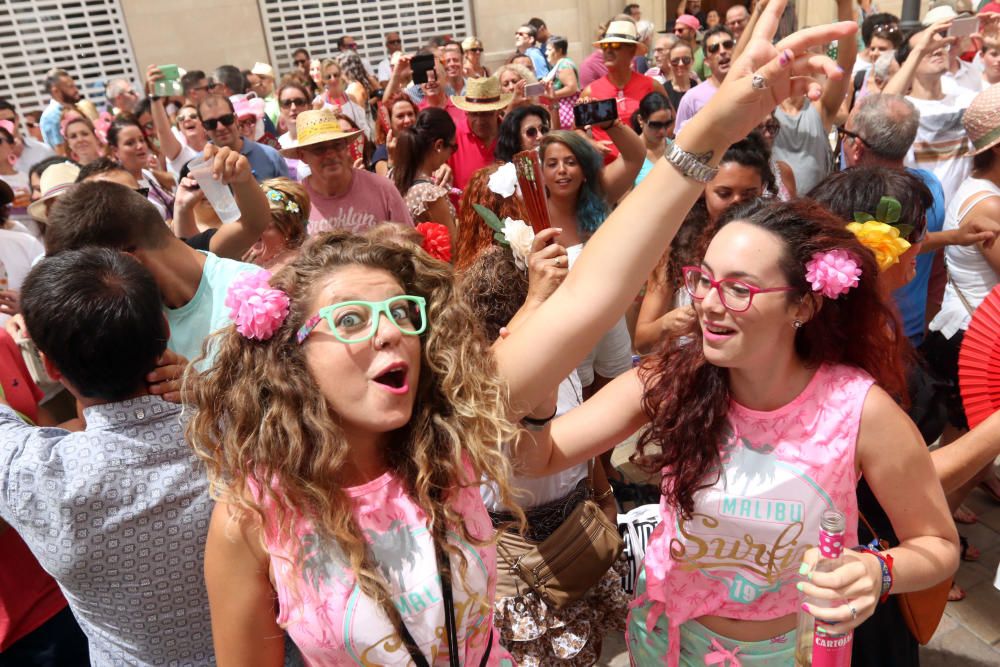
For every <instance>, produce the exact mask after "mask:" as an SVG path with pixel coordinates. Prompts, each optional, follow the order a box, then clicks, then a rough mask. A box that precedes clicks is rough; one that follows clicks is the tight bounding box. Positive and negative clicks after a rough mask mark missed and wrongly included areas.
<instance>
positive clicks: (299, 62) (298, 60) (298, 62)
mask: <svg viewBox="0 0 1000 667" xmlns="http://www.w3.org/2000/svg"><path fill="white" fill-rule="evenodd" d="M294 62H295V64H296V65H305V64H306V63H308V62H309V59H308V58H296V59H295V61H294Z"/></svg>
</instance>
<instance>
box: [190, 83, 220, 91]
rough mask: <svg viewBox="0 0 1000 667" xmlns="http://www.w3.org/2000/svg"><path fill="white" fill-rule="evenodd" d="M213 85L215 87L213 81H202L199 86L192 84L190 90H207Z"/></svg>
mask: <svg viewBox="0 0 1000 667" xmlns="http://www.w3.org/2000/svg"><path fill="white" fill-rule="evenodd" d="M214 87H215V84H214V83H203V84H202V85H200V86H192V87H191V90H209V89H211V88H214Z"/></svg>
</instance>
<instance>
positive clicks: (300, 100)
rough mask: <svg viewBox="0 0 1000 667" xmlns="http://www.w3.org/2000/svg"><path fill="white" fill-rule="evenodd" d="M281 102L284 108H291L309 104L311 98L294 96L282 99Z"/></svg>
mask: <svg viewBox="0 0 1000 667" xmlns="http://www.w3.org/2000/svg"><path fill="white" fill-rule="evenodd" d="M280 104H281V108H282V109H291V108H292V107H305V106H309V100H307V99H306V98H304V97H293V98H291V99H288V100H281V102H280Z"/></svg>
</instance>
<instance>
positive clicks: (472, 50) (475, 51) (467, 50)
mask: <svg viewBox="0 0 1000 667" xmlns="http://www.w3.org/2000/svg"><path fill="white" fill-rule="evenodd" d="M465 52H466V53H482V52H483V50H482V49H466V50H465Z"/></svg>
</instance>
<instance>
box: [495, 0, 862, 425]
mask: <svg viewBox="0 0 1000 667" xmlns="http://www.w3.org/2000/svg"><path fill="white" fill-rule="evenodd" d="M784 7H785V2H784V1H783V0H772V2H771V3H769V5H768V8H767V9H766V10H765V12H764V13H763V15H762V16H761V19H760V21H759V23H758V25H757V30H756V34H755V36H754V40H753V41H752V43H751V44H750V46H749V47H748V49H747V51H746V53H744V55H743V57H742V58H740V59H739V60H738V61H736V62H734V63H733V66H732V69H731V70H730V72H729V74H728V76H727V77H726V80H725V82H724V83H723V85H722V87H721V88H720V89H719V91H718V92H717V93H716V94H715V96H714V97H713V98H712V100H711V101H710V102H709V103H708V104H707V105H706V106H705V107H704V108H703V109H702V110H701V111H700V112H699V113H698V114H696V115H695V116H694V117H692V118H691V120H690V121H689V122H688V124H687V125H685V127H684V129H683V130H682V131H681V133H680V136H678V137H677V140H676V144H677V146H678V148H680V149H682V150H684V151H686V152H687V153H688V154H691V155H693V156H697V158H698V160H699V161H701V162H703V163H704V164H707V165H710V166H712V167H715V166H716V165H718V163H719V161H720V160H721V158H722V155H723V153H724V152H725V150H726V148H728V147H729V145H730V144H732V143H733V142H735V141H738V140H739V139H741V138H743V137H744V136H746V135H747V133H749V132H750V130H752V129H753V128H754V127H756V126H757V124H758V123H759V122H760V121H761V120H762V119H763V118H764V117H765V115H766V114H767V113H769V112H770V111H771V110H772V109H773V108H774V107H775V106H776V105H777V104H778V102H780V101H781V100H782V99H784V98H786V97H788V96H790V95H803V94H807V93H808V95H809V98H810V99H812V100H816V99H818V97H819V94H820V87H819V85H818V84H817V83H816V82H815V81H814V80H812V79H808V78H805V77H809V76H810V75H811V74H813V73H814V72H820V71H825V72H826V74H827V76H829V77H840V76H843V72H840V71H839V70H838V69H837V66H836V64H835V63H834V62H833V61H832V60H831V59H829V58H827V57H825V56H816V55H811V54H810V55H808V57H807V56H806V55H804V54H806V50H807V49H808V48H809V47H812V46H817V45H821V44H825V43H828V42H830V41H832V40H835V39H841V38H845V37H849V36H850V35H853V34H854V33H855V32H856V31H857V24H855V23H853V22H852V23H837V24H831V25H824V26H817V27H814V28H809V29H806V30H803V31H800V32H797V33H795V34H793V35H790V36H789V37H787V38H785V39H784V40H782V41H781V42H779V43H778V44H777V45H776V46H775V45H773V44H772V43H771V36H772V35H774V33H775V30H776V29H777V26H778V21H779V19H780V16H781V12H782V11H783V10H784ZM793 77H794V78H793ZM754 81H755V82H756V84H757V85H756V86H754V85H752V82H754ZM703 188H704V184H703V183H701V182H698V181H696V180H694V179H693V178H689V177H687V176H685V175H684V174H683V173H682V172H681V171H680V170H679V169H678V168H677V167H675V166H674V165H673V164H671V163H669V162H668V161H666V160H661V161H660V163H659V164H658V165H657V166H656V167H655V168H654V169H653V170H652V171H651V172H650V174H649V175H648V176H647V177H646V178H645V179H644V180H643V182H642V183H640V184H639V186H638V187H637V188H636V189H635V190H634V191H633V192H632V193H631V194H630V195H629V196H628V197H626V198H625V199H624V200H623V201H622V203H621V204H620V205H619V206H618V208H617V209H616V210H615V211H614V212H613V213H612V214H611V215H610V216H609V217H608V219H607V221H606V222H605V223H604V224H603V225H602V226H601V228H600V229H599V230H598V231H597V233H596V234H594V236H593V237H592V238H591V240H590V241H589V242H588V243H587V246H586V248H585V249H584V251H583V254H582V256H581V257H580V259H579V260H578V261H577V263H576V265H575V267H574V269H573V271H571V272H570V274H569V277H568V278H567V279H566V282H564V283H563V285H562V286H561V287H560V288H559V289H558V290H557V291H556V293H555V294H554V295H553V296H552V297H551V298H550V299H549V300H548V301H546V302H545V303H544V304H543V305H542V306H541V308H540V309H539V311H538V313H537V315H536V316H535V317H532V318H531V319H529V320H528V321H527V322H525V324H524V326H522V327H519V328H518V330H517V331H515V332H514V333H512V334H511V337H510V339H509V340H507V341H506V344H505V345H504V346H502V347H501V348H500V349H498V350H497V353H496V354H497V360H498V364H499V370H500V372H501V373H502V374H503V376H504V377H505V379H506V380H507V382H508V384H509V387H510V395H511V399H512V402H513V411H514V415H513V416H515V417H516V416H519V415H520V414H523V412H524V411H525V410H528V409H530V408H531V407H532V406H534V405H537V404H538V403H539V402H540V401H541V400H542V399H543V398H544V396H545V395H546V393H547V392H548V391H550V390H551V389H552V387H554V386H555V385H556V384H557V383H558V382H559V381H560V380H562V378H564V377H566V375H567V374H569V372H570V370H572V369H573V368H574V367H575V366H576V364H577V363H578V362H579V361H580V360H581V359H582V358H583V357H584V356H585V355H586V353H587V352H588V351H589V350H591V349H592V348H593V347H594V345H595V344H596V343H597V341H598V340H599V339H600V337H601V336H602V335H603V334H604V332H605V331H607V330H608V329H609V328H611V326H612V325H613V324H614V323H615V322H616V321H617V320H618V318H619V317H621V315H622V314H623V313H624V312H625V309H626V307H627V306H628V304H629V303H631V301H632V299H633V297H634V296H635V294H636V293H637V292H638V291H639V288H640V287H641V286H642V283H643V281H644V280H645V279H646V277H647V276H648V275H649V272H650V271H651V270H652V268H653V266H655V264H656V262H657V261H658V260H659V259H660V256H661V255H662V254H663V252H664V251H665V250H666V248H667V247H668V246H669V244H670V241H671V239H673V236H674V234H675V233H676V231H677V228H678V227H679V226H680V224H681V222H682V221H683V219H684V216H685V215H686V213H687V211H688V210H689V209H690V208H691V206H692V205H693V204H694V202H695V200H696V199H697V198H698V195H699V194H700V193H701V191H702V189H703Z"/></svg>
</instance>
